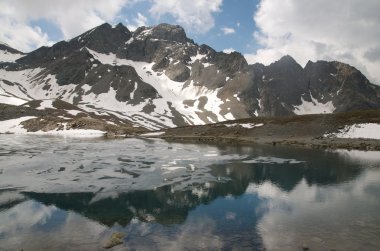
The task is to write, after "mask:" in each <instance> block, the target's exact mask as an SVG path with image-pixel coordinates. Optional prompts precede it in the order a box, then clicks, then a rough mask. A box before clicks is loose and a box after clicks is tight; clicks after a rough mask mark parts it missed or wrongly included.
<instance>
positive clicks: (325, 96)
mask: <svg viewBox="0 0 380 251" xmlns="http://www.w3.org/2000/svg"><path fill="white" fill-rule="evenodd" d="M252 71H253V72H254V73H255V80H254V82H255V84H256V85H257V88H258V91H259V96H260V99H261V107H260V112H259V115H263V116H284V115H292V114H294V106H298V105H301V104H302V99H303V100H304V101H307V102H312V103H315V102H316V101H317V102H318V103H321V104H326V103H327V102H332V104H333V105H334V107H335V110H334V111H333V112H334V113H336V112H348V111H354V110H366V109H380V99H379V90H380V87H379V86H376V85H373V84H371V83H370V82H369V81H368V79H366V78H365V76H364V75H363V74H361V73H360V71H358V70H357V69H355V68H354V67H351V66H349V65H346V64H343V63H340V62H326V61H318V62H315V63H313V62H309V63H308V64H307V65H306V67H305V68H302V67H301V66H300V65H298V63H297V62H296V61H294V59H292V58H291V57H290V56H285V57H283V58H282V59H280V60H279V61H277V62H275V63H273V64H271V65H269V66H267V67H265V66H263V65H260V64H255V65H253V66H252ZM301 98H302V99H301Z"/></svg>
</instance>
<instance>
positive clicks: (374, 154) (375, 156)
mask: <svg viewBox="0 0 380 251" xmlns="http://www.w3.org/2000/svg"><path fill="white" fill-rule="evenodd" d="M334 152H337V153H338V154H339V155H341V156H342V157H344V158H349V159H351V160H353V161H358V162H362V163H363V162H364V163H377V164H378V163H379V162H380V152H378V151H359V150H350V151H349V150H335V151H334Z"/></svg>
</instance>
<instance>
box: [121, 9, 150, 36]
mask: <svg viewBox="0 0 380 251" xmlns="http://www.w3.org/2000/svg"><path fill="white" fill-rule="evenodd" d="M126 22H127V26H128V29H129V30H131V31H134V30H136V29H137V28H138V27H141V26H148V18H147V17H146V16H144V15H143V14H141V13H140V12H139V13H137V17H136V18H134V19H133V22H130V21H129V20H126Z"/></svg>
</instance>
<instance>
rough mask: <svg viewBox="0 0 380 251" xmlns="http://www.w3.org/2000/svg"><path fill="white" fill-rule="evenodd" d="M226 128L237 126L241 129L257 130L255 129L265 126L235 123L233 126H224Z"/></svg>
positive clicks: (261, 124)
mask: <svg viewBox="0 0 380 251" xmlns="http://www.w3.org/2000/svg"><path fill="white" fill-rule="evenodd" d="M224 125H225V126H226V127H237V126H240V127H243V128H246V129H252V128H255V127H261V126H263V125H264V124H263V123H260V124H253V123H233V124H224Z"/></svg>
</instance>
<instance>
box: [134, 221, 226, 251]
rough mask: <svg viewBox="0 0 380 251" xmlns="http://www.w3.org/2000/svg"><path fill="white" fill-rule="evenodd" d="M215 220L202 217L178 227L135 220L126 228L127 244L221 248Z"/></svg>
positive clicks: (140, 247) (149, 247)
mask: <svg viewBox="0 0 380 251" xmlns="http://www.w3.org/2000/svg"><path fill="white" fill-rule="evenodd" d="M215 228H216V225H215V222H214V221H213V220H212V219H210V218H208V217H202V218H198V219H196V220H194V221H191V222H187V223H186V224H183V225H180V226H178V227H174V226H172V227H169V228H163V227H161V226H159V225H155V224H147V223H143V222H140V221H134V222H133V223H132V224H130V225H129V226H128V228H127V229H126V230H127V231H128V236H129V238H127V241H126V246H127V247H128V248H129V249H132V250H133V249H136V250H152V247H154V249H155V250H172V251H176V250H219V249H221V248H222V246H223V245H222V244H223V242H222V240H221V239H220V238H218V236H216V235H215V234H214V232H215Z"/></svg>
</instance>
